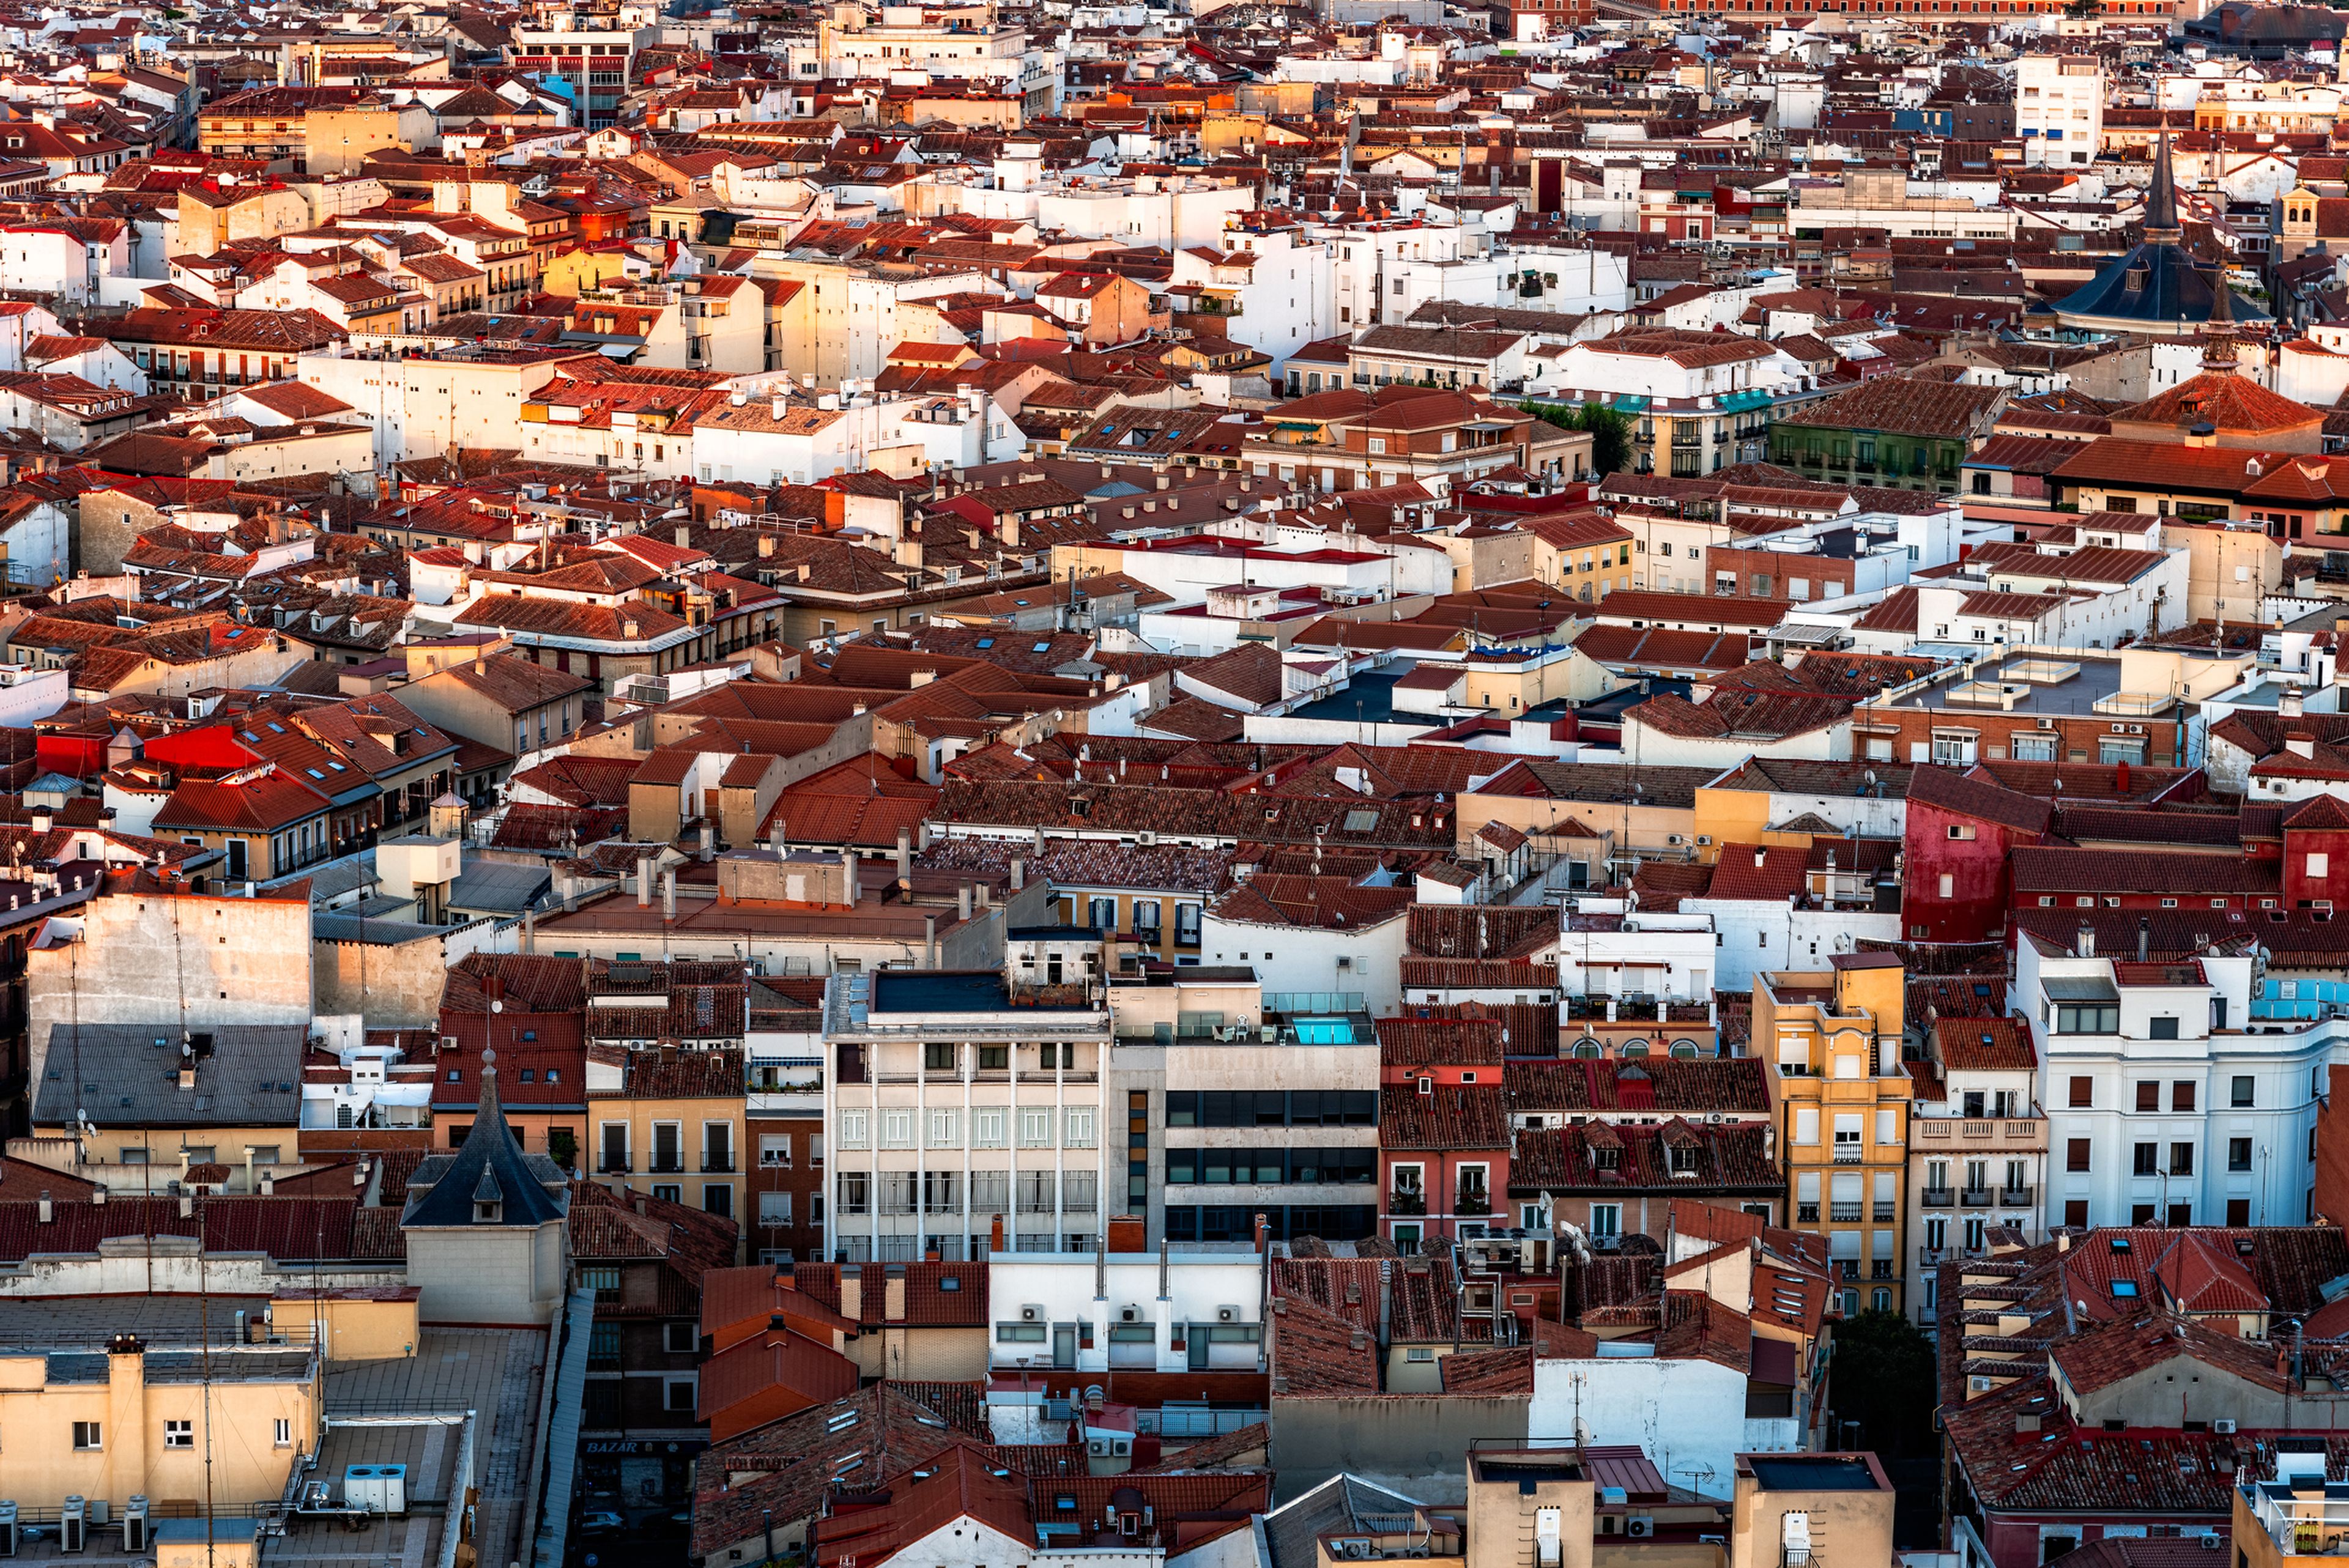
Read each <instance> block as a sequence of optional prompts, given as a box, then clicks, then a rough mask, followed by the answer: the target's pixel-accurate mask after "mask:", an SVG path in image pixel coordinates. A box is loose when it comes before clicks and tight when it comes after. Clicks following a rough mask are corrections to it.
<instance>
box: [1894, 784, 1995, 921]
mask: <svg viewBox="0 0 2349 1568" xmlns="http://www.w3.org/2000/svg"><path fill="white" fill-rule="evenodd" d="M1952 826H1960V827H1970V828H1971V829H1972V830H1973V832H1974V836H1973V837H1972V838H1971V839H1952V838H1951V837H1950V829H1951V827H1952ZM2016 837H2017V835H2016V834H2015V833H2014V832H2013V831H2012V830H2009V829H2007V828H2004V827H2002V826H2000V825H1999V824H1997V823H1995V822H1986V821H1983V820H1981V819H1980V818H1976V817H1967V816H1961V815H1960V814H1958V813H1956V812H1954V811H1951V810H1946V809H1945V808H1943V807H1940V806H1936V805H1931V804H1929V803H1927V802H1925V801H1922V800H1915V799H1912V800H1910V801H1909V814H1908V826H1907V830H1906V832H1905V834H1904V837H1903V839H1902V841H1901V853H1902V872H1901V875H1902V881H1903V884H1904V885H1903V891H1902V893H1901V905H1900V923H1901V928H1902V929H1901V934H1902V935H1903V936H1905V937H1907V938H1908V939H1909V940H1910V941H1912V942H1987V941H1989V940H1990V939H1991V937H1992V934H1994V933H1998V932H2002V931H2003V930H2005V928H2006V912H2007V909H2008V907H2009V905H2010V903H2012V902H2013V892H2014V880H2013V875H2012V874H2011V873H2010V872H2009V871H2008V869H2007V859H2006V857H2007V851H2008V850H2010V849H2011V848H2013V843H2014V841H2015V839H2016ZM1944 875H1947V876H1948V877H1949V878H1950V896H1949V897H1947V898H1944V897H1942V896H1941V878H1942V877H1943V876H1944Z"/></svg>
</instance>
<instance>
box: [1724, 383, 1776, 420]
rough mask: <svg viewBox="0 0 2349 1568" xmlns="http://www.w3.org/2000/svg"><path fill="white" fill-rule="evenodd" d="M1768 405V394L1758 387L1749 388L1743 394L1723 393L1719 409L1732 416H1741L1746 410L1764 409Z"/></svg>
mask: <svg viewBox="0 0 2349 1568" xmlns="http://www.w3.org/2000/svg"><path fill="white" fill-rule="evenodd" d="M1769 404H1770V394H1768V393H1767V392H1764V391H1763V390H1762V389H1761V388H1760V387H1747V388H1746V389H1745V390H1744V391H1743V392H1727V393H1723V395H1722V398H1721V407H1723V409H1724V410H1726V411H1727V412H1729V413H1732V414H1742V413H1744V411H1745V410H1746V409H1748V408H1764V407H1769Z"/></svg>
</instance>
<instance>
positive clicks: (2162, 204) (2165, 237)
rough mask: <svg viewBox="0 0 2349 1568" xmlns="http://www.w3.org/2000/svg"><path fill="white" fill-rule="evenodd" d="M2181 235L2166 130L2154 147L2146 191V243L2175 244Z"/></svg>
mask: <svg viewBox="0 0 2349 1568" xmlns="http://www.w3.org/2000/svg"><path fill="white" fill-rule="evenodd" d="M2183 235H2184V231H2183V230H2181V229H2179V228H2178V186H2177V182H2176V181H2175V180H2173V179H2172V178H2171V176H2170V172H2169V132H2168V131H2166V130H2165V131H2163V132H2162V133H2161V139H2160V140H2159V141H2158V142H2157V143H2155V144H2154V149H2153V185H2152V188H2151V189H2149V190H2148V191H2146V193H2145V242H2146V243H2147V244H2148V245H2174V244H2176V243H2178V240H2179V239H2180V238H2182V237H2183Z"/></svg>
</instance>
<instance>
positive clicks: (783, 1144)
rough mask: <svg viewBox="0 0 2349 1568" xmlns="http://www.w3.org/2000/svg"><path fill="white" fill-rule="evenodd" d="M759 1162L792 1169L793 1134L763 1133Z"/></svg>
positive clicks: (760, 1138)
mask: <svg viewBox="0 0 2349 1568" xmlns="http://www.w3.org/2000/svg"><path fill="white" fill-rule="evenodd" d="M759 1163H760V1164H761V1165H766V1166H771V1167H773V1168H775V1169H778V1170H783V1171H788V1170H790V1169H791V1168H792V1135H791V1134H790V1133H788V1132H762V1133H761V1134H760V1135H759Z"/></svg>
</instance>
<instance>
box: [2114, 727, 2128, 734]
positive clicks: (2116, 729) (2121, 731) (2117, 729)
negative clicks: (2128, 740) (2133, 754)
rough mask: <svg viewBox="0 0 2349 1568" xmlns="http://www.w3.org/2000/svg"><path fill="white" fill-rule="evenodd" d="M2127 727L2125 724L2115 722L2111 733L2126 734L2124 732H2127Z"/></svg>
mask: <svg viewBox="0 0 2349 1568" xmlns="http://www.w3.org/2000/svg"><path fill="white" fill-rule="evenodd" d="M2127 729H2128V727H2127V725H2122V724H2116V725H2115V726H2113V733H2114V734H2115V735H2122V734H2126V733H2127Z"/></svg>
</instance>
